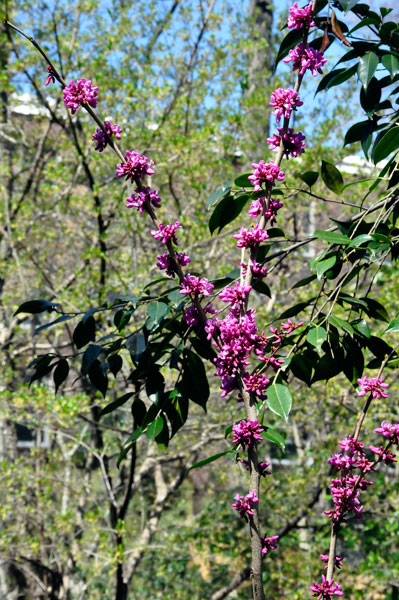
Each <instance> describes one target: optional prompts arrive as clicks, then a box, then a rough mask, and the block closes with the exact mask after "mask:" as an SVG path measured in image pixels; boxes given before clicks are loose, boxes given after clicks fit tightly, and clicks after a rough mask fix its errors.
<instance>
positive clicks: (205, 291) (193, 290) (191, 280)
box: [180, 273, 214, 296]
mask: <svg viewBox="0 0 399 600" xmlns="http://www.w3.org/2000/svg"><path fill="white" fill-rule="evenodd" d="M213 288H214V286H213V284H212V283H209V281H208V279H207V278H206V277H201V279H199V278H198V277H196V276H195V275H190V273H188V274H187V275H185V276H184V277H183V283H182V284H181V285H180V293H181V294H195V295H199V294H202V295H203V296H209V294H211V293H212V292H213Z"/></svg>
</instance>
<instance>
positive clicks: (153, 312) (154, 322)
mask: <svg viewBox="0 0 399 600" xmlns="http://www.w3.org/2000/svg"><path fill="white" fill-rule="evenodd" d="M170 310H171V308H170V306H168V305H167V304H165V303H164V302H151V303H150V304H149V305H148V307H147V315H148V319H147V321H146V327H147V329H148V330H149V331H152V330H154V329H156V328H157V327H158V326H159V324H160V323H161V321H162V319H163V318H164V317H165V316H166V315H167V314H168V313H170Z"/></svg>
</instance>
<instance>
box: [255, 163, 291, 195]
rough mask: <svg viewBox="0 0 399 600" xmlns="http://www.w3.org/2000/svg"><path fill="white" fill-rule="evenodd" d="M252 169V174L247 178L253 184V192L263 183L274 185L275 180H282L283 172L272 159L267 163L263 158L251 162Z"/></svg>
mask: <svg viewBox="0 0 399 600" xmlns="http://www.w3.org/2000/svg"><path fill="white" fill-rule="evenodd" d="M252 169H253V170H252V175H250V176H249V177H248V179H249V181H250V182H251V183H252V185H253V186H254V189H255V192H258V191H259V190H261V189H262V188H261V186H262V184H263V183H268V184H272V185H274V182H275V181H284V172H283V171H280V167H279V166H278V165H275V164H274V162H273V161H272V160H271V161H270V162H269V163H265V161H264V160H261V161H259V162H258V163H253V164H252Z"/></svg>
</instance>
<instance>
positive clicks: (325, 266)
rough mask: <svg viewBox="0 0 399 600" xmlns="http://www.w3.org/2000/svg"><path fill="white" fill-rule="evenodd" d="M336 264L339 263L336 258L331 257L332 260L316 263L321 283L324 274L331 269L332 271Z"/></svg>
mask: <svg viewBox="0 0 399 600" xmlns="http://www.w3.org/2000/svg"><path fill="white" fill-rule="evenodd" d="M336 262H337V257H336V256H330V258H326V259H325V260H320V261H318V262H317V263H316V273H317V279H318V280H319V281H320V279H321V278H322V277H323V275H324V273H325V272H326V271H328V270H329V269H331V268H332V267H333V266H334V265H335V263H336Z"/></svg>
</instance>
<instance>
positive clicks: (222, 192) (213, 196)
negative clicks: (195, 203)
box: [207, 188, 230, 210]
mask: <svg viewBox="0 0 399 600" xmlns="http://www.w3.org/2000/svg"><path fill="white" fill-rule="evenodd" d="M228 191H230V190H225V189H224V188H219V189H218V190H215V191H214V192H212V194H211V195H210V196H209V198H208V200H207V206H208V210H209V208H210V207H211V206H212V204H215V202H217V201H218V200H220V199H221V198H223V196H225V195H226V193H227V192H228Z"/></svg>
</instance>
